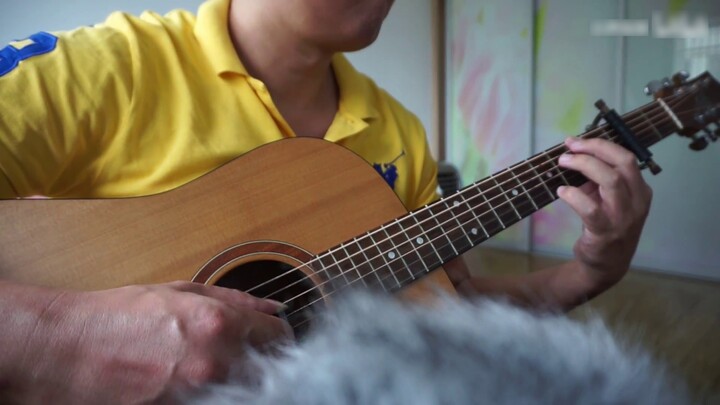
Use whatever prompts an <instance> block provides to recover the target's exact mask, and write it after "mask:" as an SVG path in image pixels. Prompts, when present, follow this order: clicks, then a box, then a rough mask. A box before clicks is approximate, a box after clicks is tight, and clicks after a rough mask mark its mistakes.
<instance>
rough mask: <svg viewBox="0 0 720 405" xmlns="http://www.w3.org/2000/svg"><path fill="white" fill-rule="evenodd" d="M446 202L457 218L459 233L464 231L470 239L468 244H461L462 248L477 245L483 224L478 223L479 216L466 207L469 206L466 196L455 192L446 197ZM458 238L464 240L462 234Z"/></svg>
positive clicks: (465, 236) (463, 233)
mask: <svg viewBox="0 0 720 405" xmlns="http://www.w3.org/2000/svg"><path fill="white" fill-rule="evenodd" d="M444 204H445V206H446V207H447V208H446V209H448V210H450V211H451V212H452V215H453V217H454V218H455V223H456V224H457V229H458V231H459V232H458V234H459V233H462V235H463V236H464V238H465V239H467V241H468V243H467V244H465V243H464V242H463V245H464V246H463V245H461V246H459V248H460V250H462V251H464V250H467V249H470V248H471V247H473V246H475V245H477V244H478V243H479V241H478V240H477V239H478V238H477V237H478V236H481V233H480V229H479V226H480V225H481V224H478V220H477V217H475V215H474V214H473V212H472V210H468V209H467V208H466V207H468V204H467V202H466V200H465V197H463V196H462V194H461V193H455V194H453V195H450V196H448V197H447V198H446V199H445V201H444ZM458 238H461V239H460V240H463V239H462V237H460V236H458Z"/></svg>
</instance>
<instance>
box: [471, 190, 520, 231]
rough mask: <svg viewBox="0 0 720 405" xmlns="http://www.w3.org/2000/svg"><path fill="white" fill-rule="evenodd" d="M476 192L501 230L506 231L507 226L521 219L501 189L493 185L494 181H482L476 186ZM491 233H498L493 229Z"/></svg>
mask: <svg viewBox="0 0 720 405" xmlns="http://www.w3.org/2000/svg"><path fill="white" fill-rule="evenodd" d="M478 192H479V193H480V194H481V195H482V198H483V199H484V201H485V202H486V204H487V205H486V206H487V207H488V208H489V209H490V210H492V213H493V214H494V215H495V216H496V217H497V218H498V220H499V221H500V225H502V229H506V228H507V227H508V226H510V225H512V224H514V223H515V222H517V221H518V220H519V219H520V218H521V217H520V214H519V213H518V212H517V211H516V210H515V207H513V206H512V203H511V202H510V200H509V199H508V198H507V196H506V195H505V193H504V192H503V190H502V188H500V187H498V186H497V185H496V184H495V179H492V182H491V181H483V182H481V183H479V184H478ZM490 232H491V233H496V232H499V230H498V231H495V230H493V229H491V230H490Z"/></svg>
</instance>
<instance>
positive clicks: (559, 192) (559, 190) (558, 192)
mask: <svg viewBox="0 0 720 405" xmlns="http://www.w3.org/2000/svg"><path fill="white" fill-rule="evenodd" d="M565 188H566V186H560V187H558V188H557V194H558V195H560V194H562V193H563V192H564V191H565Z"/></svg>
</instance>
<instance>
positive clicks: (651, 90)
mask: <svg viewBox="0 0 720 405" xmlns="http://www.w3.org/2000/svg"><path fill="white" fill-rule="evenodd" d="M663 88H664V87H663V84H662V83H661V82H660V81H659V80H653V81H651V82H649V83H648V84H647V86H645V95H646V96H654V95H655V94H656V93H657V92H659V91H660V90H662V89H663Z"/></svg>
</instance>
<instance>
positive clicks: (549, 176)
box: [545, 170, 553, 179]
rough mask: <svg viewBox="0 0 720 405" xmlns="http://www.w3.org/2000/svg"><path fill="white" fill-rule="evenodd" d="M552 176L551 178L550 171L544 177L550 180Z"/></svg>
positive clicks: (551, 172)
mask: <svg viewBox="0 0 720 405" xmlns="http://www.w3.org/2000/svg"><path fill="white" fill-rule="evenodd" d="M552 176H553V171H552V170H550V171H548V172H547V174H546V175H545V177H547V178H548V179H549V178H551V177H552Z"/></svg>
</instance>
